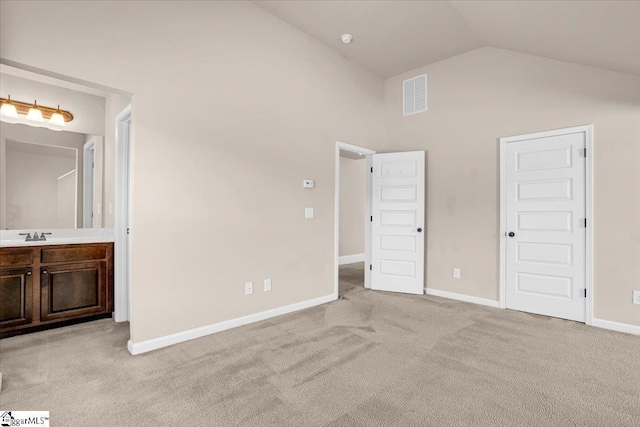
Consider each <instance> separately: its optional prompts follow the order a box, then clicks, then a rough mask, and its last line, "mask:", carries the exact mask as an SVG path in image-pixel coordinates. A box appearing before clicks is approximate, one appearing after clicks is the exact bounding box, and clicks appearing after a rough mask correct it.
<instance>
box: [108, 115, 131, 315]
mask: <svg viewBox="0 0 640 427" xmlns="http://www.w3.org/2000/svg"><path fill="white" fill-rule="evenodd" d="M115 126H116V159H115V160H116V183H115V185H116V188H115V203H116V206H115V224H114V226H115V230H114V237H115V239H114V240H115V249H114V308H113V320H114V321H116V322H125V321H128V320H129V319H130V317H129V314H130V310H129V307H130V302H131V300H130V295H131V290H130V280H131V273H130V272H131V270H130V265H131V250H130V247H129V233H128V227H129V224H130V219H131V214H130V212H131V211H130V204H129V201H130V188H131V185H130V183H131V166H130V165H131V140H132V134H133V132H132V121H131V105H128V106H127V107H126V108H125V109H124V110H122V111H121V112H120V114H118V115H117V116H116V118H115Z"/></svg>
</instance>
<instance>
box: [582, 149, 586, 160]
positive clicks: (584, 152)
mask: <svg viewBox="0 0 640 427" xmlns="http://www.w3.org/2000/svg"><path fill="white" fill-rule="evenodd" d="M583 154H584V158H585V159H586V158H587V149H586V148H585V149H584V151H583Z"/></svg>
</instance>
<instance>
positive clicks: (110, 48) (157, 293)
mask: <svg viewBox="0 0 640 427" xmlns="http://www.w3.org/2000/svg"><path fill="white" fill-rule="evenodd" d="M1 8H2V9H1V14H0V19H1V22H0V23H1V25H0V31H1V33H0V43H1V44H0V50H1V52H2V56H3V57H4V58H8V59H11V60H13V61H16V62H19V63H23V64H28V65H31V66H35V67H39V68H42V69H46V70H51V71H54V72H57V73H60V74H63V75H68V76H73V77H75V78H79V79H82V80H86V81H91V82H95V83H99V84H102V85H105V86H109V87H114V88H118V89H121V90H124V91H127V92H130V93H134V94H135V95H134V97H133V121H134V123H133V126H134V130H133V159H132V162H133V177H132V181H133V182H132V199H133V204H132V210H133V219H132V221H133V225H132V235H131V239H132V246H131V249H132V254H131V260H132V265H131V276H132V280H131V337H132V340H133V342H134V343H137V342H141V341H145V340H149V339H152V338H157V337H160V336H164V335H167V334H172V333H176V332H181V331H184V330H188V329H191V328H195V327H199V326H203V325H208V324H212V323H216V322H220V321H223V320H227V319H232V318H237V317H240V316H243V315H248V314H251V313H256V312H260V311H263V310H267V309H271V308H275V307H280V306H284V305H287V304H292V303H296V302H300V301H305V300H309V299H312V298H316V297H322V296H326V295H330V294H332V293H333V271H334V265H333V235H334V234H333V204H334V202H333V197H334V182H333V181H334V148H335V141H336V140H342V141H348V142H350V143H353V144H359V145H366V146H367V147H371V148H372V149H380V148H381V146H382V144H383V135H384V124H383V122H382V120H381V118H382V117H383V114H384V113H383V110H384V82H383V81H382V80H381V79H380V78H378V77H377V76H375V75H374V74H372V73H370V72H367V71H365V70H364V69H362V68H360V67H359V66H356V65H355V64H353V63H352V62H350V61H347V60H346V59H344V58H342V57H341V56H340V55H339V54H338V53H336V52H335V51H333V50H331V49H329V48H328V47H326V46H325V45H323V44H321V43H319V42H317V41H315V40H313V39H312V38H310V37H308V36H306V35H305V34H303V33H302V32H300V31H299V30H296V29H295V28H293V27H291V26H289V25H287V24H285V23H283V22H282V21H280V20H279V19H277V18H275V17H274V16H272V15H271V14H269V13H268V12H266V11H264V10H263V9H261V8H259V7H258V6H256V5H255V4H253V3H250V2H163V3H158V2H55V1H46V2H2V3H1ZM86 16H91V17H92V19H90V20H87V19H86ZM123 16H126V17H127V18H126V19H122V17H123ZM176 17H180V19H176ZM25 27H28V28H29V31H28V32H24V31H23V29H24V28H25ZM16 34H20V36H15V35H16ZM42 40H47V41H48V42H47V48H46V49H43V48H42ZM96 46H99V49H97V48H96ZM305 178H310V179H314V180H315V181H316V187H315V188H314V189H313V190H311V191H309V190H305V189H304V188H302V180H303V179H305ZM307 206H313V207H315V219H313V220H308V219H304V208H305V207H307ZM265 278H271V279H272V280H273V290H272V291H271V292H268V293H264V292H263V291H261V290H260V288H261V286H259V285H257V286H255V288H256V292H255V293H254V294H253V295H251V296H244V282H246V281H254V283H256V284H260V283H262V280H263V279H265Z"/></svg>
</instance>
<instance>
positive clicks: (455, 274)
mask: <svg viewBox="0 0 640 427" xmlns="http://www.w3.org/2000/svg"><path fill="white" fill-rule="evenodd" d="M453 278H454V279H459V278H460V269H459V268H454V269H453Z"/></svg>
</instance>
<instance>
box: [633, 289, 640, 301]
mask: <svg viewBox="0 0 640 427" xmlns="http://www.w3.org/2000/svg"><path fill="white" fill-rule="evenodd" d="M633 303H634V304H640V291H633Z"/></svg>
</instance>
